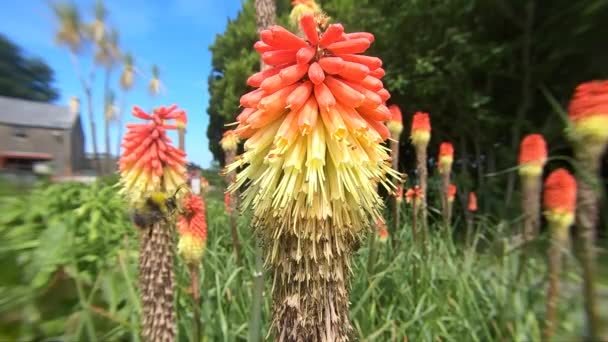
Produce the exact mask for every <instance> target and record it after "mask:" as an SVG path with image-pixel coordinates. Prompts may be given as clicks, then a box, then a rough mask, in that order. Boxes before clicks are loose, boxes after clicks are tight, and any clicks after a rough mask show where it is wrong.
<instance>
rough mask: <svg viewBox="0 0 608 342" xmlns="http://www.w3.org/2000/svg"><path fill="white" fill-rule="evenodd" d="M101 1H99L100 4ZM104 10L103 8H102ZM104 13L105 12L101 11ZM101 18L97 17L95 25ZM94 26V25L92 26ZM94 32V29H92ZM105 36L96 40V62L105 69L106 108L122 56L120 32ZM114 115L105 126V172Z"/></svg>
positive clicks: (110, 103) (108, 170) (108, 118)
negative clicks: (115, 68) (119, 41)
mask: <svg viewBox="0 0 608 342" xmlns="http://www.w3.org/2000/svg"><path fill="white" fill-rule="evenodd" d="M99 3H100V2H98V6H102V5H99ZM101 11H103V10H101ZM101 13H103V12H101ZM100 20H101V19H99V18H97V19H95V23H93V25H95V24H96V23H97V22H98V21H100ZM92 27H94V26H92ZM91 31H92V32H94V30H91ZM102 36H103V38H102V39H101V40H100V41H96V43H95V44H96V46H97V51H96V53H95V63H96V64H97V65H99V66H101V67H103V68H104V70H105V78H104V108H106V109H107V108H109V107H111V106H113V103H112V102H113V101H110V93H111V90H110V77H111V74H112V70H113V69H114V67H115V66H116V62H117V61H118V60H119V58H120V51H119V49H118V32H117V31H116V30H114V29H112V30H111V31H110V32H109V34H108V33H107V32H106V33H104V34H103V35H102ZM111 119H112V117H109V116H108V115H106V116H105V120H104V123H105V126H104V135H105V144H106V156H105V163H104V164H105V165H104V172H105V173H109V172H110V170H111V166H110V156H111V152H110V151H111V147H110V120H111Z"/></svg>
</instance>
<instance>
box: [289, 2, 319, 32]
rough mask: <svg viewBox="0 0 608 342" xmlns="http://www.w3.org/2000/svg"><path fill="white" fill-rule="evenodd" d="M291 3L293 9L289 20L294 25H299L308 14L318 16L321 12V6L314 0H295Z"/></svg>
mask: <svg viewBox="0 0 608 342" xmlns="http://www.w3.org/2000/svg"><path fill="white" fill-rule="evenodd" d="M291 5H292V6H293V9H292V10H291V13H290V14H289V21H290V23H291V24H292V26H297V25H298V23H299V22H300V19H301V18H302V16H304V15H306V14H310V15H313V16H318V15H319V14H320V13H321V7H319V5H318V4H317V3H316V2H315V1H314V0H294V1H292V2H291Z"/></svg>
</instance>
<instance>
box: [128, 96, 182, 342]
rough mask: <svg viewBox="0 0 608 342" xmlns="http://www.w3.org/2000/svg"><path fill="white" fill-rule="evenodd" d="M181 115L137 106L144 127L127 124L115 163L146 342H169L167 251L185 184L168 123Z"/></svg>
mask: <svg viewBox="0 0 608 342" xmlns="http://www.w3.org/2000/svg"><path fill="white" fill-rule="evenodd" d="M181 115H185V113H183V111H178V110H176V106H171V107H160V108H157V109H155V110H154V112H153V113H152V114H148V113H145V112H144V111H143V110H141V109H140V108H138V107H134V108H133V116H135V117H136V118H139V119H143V120H145V121H146V123H136V124H129V125H127V129H128V131H127V133H126V134H125V136H124V140H123V144H122V147H123V154H122V155H121V157H120V160H119V171H120V181H119V184H120V186H121V190H120V193H121V194H122V195H124V196H125V199H126V201H127V203H128V205H129V206H130V207H131V209H132V212H133V215H132V217H133V222H134V223H135V225H136V226H137V227H138V228H139V229H140V255H139V287H140V292H141V296H142V305H143V322H142V336H143V338H144V339H146V340H150V341H174V340H175V337H176V315H175V310H174V303H173V301H174V295H173V293H174V287H175V274H174V270H173V257H174V256H173V253H174V252H173V251H174V240H173V236H174V235H173V234H174V231H175V212H176V204H175V201H176V199H175V198H174V197H173V196H179V189H180V188H181V185H182V184H184V183H185V177H186V168H185V166H184V165H185V163H186V159H185V153H184V152H183V151H182V150H180V149H177V148H175V147H174V146H172V145H171V139H169V137H168V136H167V131H168V130H173V129H176V126H175V125H173V124H169V123H168V122H169V121H171V120H174V119H176V118H177V117H178V116H181Z"/></svg>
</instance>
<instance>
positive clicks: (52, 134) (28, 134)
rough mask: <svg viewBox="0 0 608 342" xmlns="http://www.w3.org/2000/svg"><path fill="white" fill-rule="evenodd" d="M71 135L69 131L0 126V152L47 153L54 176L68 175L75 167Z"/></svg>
mask: <svg viewBox="0 0 608 342" xmlns="http://www.w3.org/2000/svg"><path fill="white" fill-rule="evenodd" d="M72 131H73V130H72ZM71 135H72V132H71V131H70V130H62V129H50V128H39V127H26V126H13V125H5V124H0V151H12V152H32V153H49V154H51V155H53V168H54V169H55V170H56V174H58V175H69V174H71V173H72V172H73V165H75V164H74V162H72V160H73V158H74V157H73V156H72V153H71V150H72V148H71V145H72V142H71V141H72V139H73V138H72V137H71ZM74 140H75V141H77V138H76V139H74Z"/></svg>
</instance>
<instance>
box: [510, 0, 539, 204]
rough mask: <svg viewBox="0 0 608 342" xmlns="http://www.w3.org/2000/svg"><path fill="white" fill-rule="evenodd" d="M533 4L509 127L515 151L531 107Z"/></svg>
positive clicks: (529, 6)
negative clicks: (517, 97)
mask: <svg viewBox="0 0 608 342" xmlns="http://www.w3.org/2000/svg"><path fill="white" fill-rule="evenodd" d="M535 5H536V4H535V2H534V1H529V2H528V3H527V4H526V13H525V20H524V27H523V43H522V50H521V71H522V77H523V79H522V82H521V102H520V104H519V107H518V108H517V113H516V115H515V118H514V119H513V125H512V126H511V150H512V151H517V146H519V140H520V138H521V123H522V121H523V119H524V116H525V115H526V114H527V113H528V109H529V108H530V107H531V106H532V100H533V96H532V92H533V89H532V61H531V54H532V53H531V52H532V42H533V38H532V33H533V32H532V31H533V26H534V9H535ZM515 180H516V174H515V173H514V172H512V173H510V174H509V177H508V180H507V189H506V191H505V206H504V207H505V209H507V208H509V205H510V203H511V198H512V197H513V191H514V189H515Z"/></svg>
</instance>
